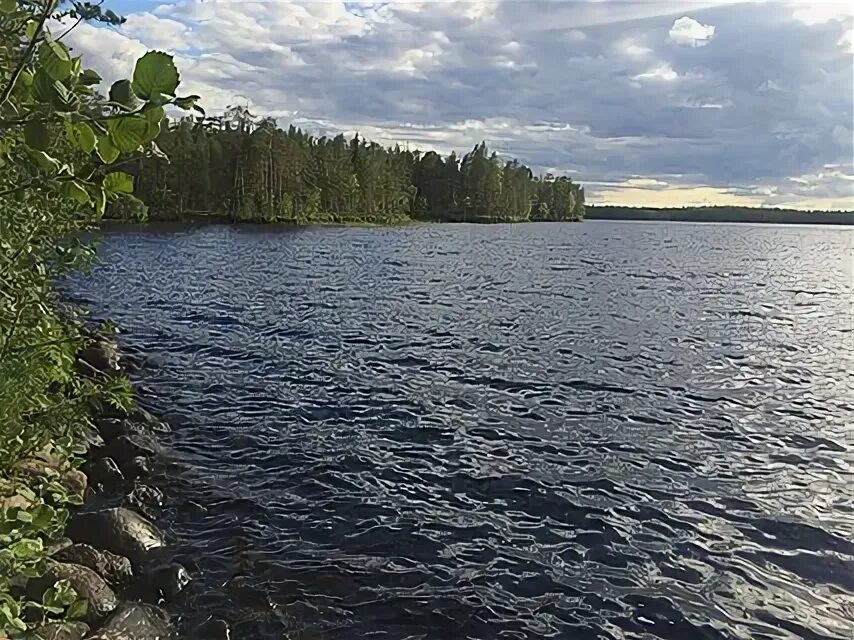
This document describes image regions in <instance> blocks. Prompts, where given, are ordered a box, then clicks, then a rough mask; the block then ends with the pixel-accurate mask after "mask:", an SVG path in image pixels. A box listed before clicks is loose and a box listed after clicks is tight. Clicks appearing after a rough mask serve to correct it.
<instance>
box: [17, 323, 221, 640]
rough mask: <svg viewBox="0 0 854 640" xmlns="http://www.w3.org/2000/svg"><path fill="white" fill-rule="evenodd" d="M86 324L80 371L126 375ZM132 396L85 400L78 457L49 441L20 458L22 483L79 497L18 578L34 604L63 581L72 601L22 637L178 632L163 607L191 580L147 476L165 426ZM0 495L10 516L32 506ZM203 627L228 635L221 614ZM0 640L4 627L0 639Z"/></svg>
mask: <svg viewBox="0 0 854 640" xmlns="http://www.w3.org/2000/svg"><path fill="white" fill-rule="evenodd" d="M84 331H85V332H86V333H87V334H88V338H87V340H86V343H85V346H84V348H83V349H81V351H80V352H79V353H78V355H77V361H76V365H75V366H76V368H77V369H78V371H79V372H80V375H83V376H85V377H89V378H91V379H93V380H98V381H101V382H109V381H110V380H115V379H127V371H128V365H129V364H132V360H133V356H131V355H129V354H125V353H123V352H122V351H121V350H120V348H119V345H118V343H117V341H116V339H115V336H112V335H104V334H103V333H100V332H91V331H87V330H84ZM131 393H132V397H133V401H134V403H133V404H134V406H133V408H132V409H130V410H122V409H118V408H115V407H110V406H105V405H103V404H100V403H96V402H93V403H91V404H90V412H89V415H88V418H89V421H90V422H91V423H92V424H93V425H94V428H88V427H85V428H83V429H81V433H80V434H78V435H79V438H78V440H79V442H76V443H75V445H79V446H80V448H79V449H78V451H76V452H75V453H76V455H74V454H71V453H68V452H65V451H64V450H63V446H62V445H61V444H60V443H55V442H51V443H49V444H48V446H47V447H46V448H45V449H44V451H36V452H33V453H32V454H31V455H29V456H27V457H26V458H24V459H23V460H21V461H19V462H17V463H16V469H15V470H16V471H18V472H19V475H20V473H21V471H22V470H23V471H24V472H25V473H26V475H23V476H22V478H23V479H22V480H21V479H19V482H21V483H22V484H23V485H24V486H26V484H30V485H31V486H32V487H36V488H37V487H39V486H40V485H41V484H42V483H43V482H44V481H45V480H54V481H55V482H59V483H60V484H62V485H65V486H67V487H68V488H69V491H70V490H71V489H72V488H73V489H74V492H75V494H77V495H78V496H79V497H80V498H81V499H80V500H78V501H76V502H75V503H73V504H74V505H75V506H70V507H68V508H67V509H68V519H67V520H66V522H65V524H64V527H63V528H62V530H61V531H58V532H54V535H52V536H47V537H46V539H44V541H43V554H44V558H43V559H42V561H41V562H40V563H39V565H38V570H37V571H34V572H32V575H30V574H26V575H19V576H18V577H17V578H16V579H15V584H16V585H17V589H18V591H19V592H20V593H21V595H24V596H25V597H27V598H29V599H31V600H35V601H36V602H47V601H48V600H50V601H51V602H53V599H55V598H56V596H55V592H59V593H60V594H61V593H63V591H62V589H64V587H62V586H61V585H63V584H66V585H69V586H70V587H71V588H72V589H73V592H71V595H70V596H68V598H67V600H68V601H67V602H66V601H63V604H64V605H65V606H69V605H71V606H70V608H68V609H64V608H57V609H56V611H55V612H54V613H55V615H60V617H59V618H49V619H45V620H43V621H42V623H41V625H40V626H39V627H38V628H37V629H36V630H35V632H34V635H32V636H26V637H28V638H29V637H32V638H36V639H37V640H137V639H138V640H166V638H171V637H174V632H175V629H174V628H173V627H172V625H171V623H170V620H169V616H168V614H167V613H166V611H165V610H164V609H163V608H162V607H163V606H164V605H167V604H169V603H171V602H172V601H174V600H175V599H176V597H177V596H178V595H179V594H180V592H181V591H183V589H184V588H185V587H186V586H187V585H188V584H189V583H190V582H191V581H192V577H191V576H190V575H189V573H188V572H187V569H186V568H185V567H184V566H183V565H181V564H180V563H178V562H176V561H175V560H174V558H170V554H169V551H168V548H169V544H168V541H167V537H166V535H164V533H163V531H161V529H160V528H159V527H158V526H157V525H156V524H155V523H154V520H155V519H156V518H157V517H158V516H159V515H160V513H161V510H162V508H163V507H164V494H163V491H162V489H161V488H159V487H158V486H156V484H155V483H153V482H149V481H148V480H147V479H148V478H149V476H150V475H151V473H152V467H153V466H154V464H155V463H156V461H157V460H158V459H159V458H160V456H161V454H162V447H161V445H160V442H159V441H160V439H161V438H162V436H163V435H164V434H166V433H168V432H170V431H171V427H170V426H169V425H168V424H167V423H166V422H164V421H163V420H161V419H160V418H158V417H156V416H154V415H152V414H151V413H149V412H148V411H147V410H146V409H145V408H143V406H142V404H141V403H140V402H139V400H138V397H137V393H136V391H135V390H133V389H131ZM83 449H85V452H82V450H83ZM0 500H5V501H6V502H3V503H2V507H3V511H5V512H7V513H8V512H9V510H12V511H13V513H15V512H21V511H23V510H24V509H26V508H28V507H29V506H30V505H26V504H24V503H15V502H11V503H10V502H8V500H9V499H8V498H3V499H0ZM46 502H47V501H46ZM56 508H60V507H59V506H57V507H56ZM58 587H59V590H58ZM75 592H76V595H75ZM81 600H82V601H85V603H86V604H85V606H84V605H80V604H79V603H80V601H81ZM203 626H205V628H206V629H207V631H206V632H207V633H208V634H209V635H210V637H212V638H220V639H221V640H226V639H228V638H229V637H230V632H229V629H228V626H227V624H226V623H225V622H224V621H222V620H218V619H214V618H211V619H209V620H208V621H207V622H206V623H204V625H203ZM12 637H17V636H14V635H13V636H12ZM6 638H7V636H6V635H4V634H3V633H0V639H3V640H6Z"/></svg>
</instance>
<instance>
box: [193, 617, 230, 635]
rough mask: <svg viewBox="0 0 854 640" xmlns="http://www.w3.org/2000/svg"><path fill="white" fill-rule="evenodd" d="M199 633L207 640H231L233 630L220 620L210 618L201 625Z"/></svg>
mask: <svg viewBox="0 0 854 640" xmlns="http://www.w3.org/2000/svg"><path fill="white" fill-rule="evenodd" d="M197 633H198V634H199V636H200V637H202V638H205V639H206V640H231V629H229V628H228V623H227V622H226V621H225V620H220V619H219V618H208V619H207V620H205V621H204V622H203V623H202V624H200V625H199V628H198V630H197Z"/></svg>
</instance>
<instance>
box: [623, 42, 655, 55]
mask: <svg viewBox="0 0 854 640" xmlns="http://www.w3.org/2000/svg"><path fill="white" fill-rule="evenodd" d="M617 51H620V52H621V53H624V54H625V55H627V56H631V57H633V58H642V57H644V56H648V55H649V54H651V53H652V49H650V48H649V47H645V46H643V45H640V44H638V43H637V42H634V41H633V40H621V41H620V42H618V43H617Z"/></svg>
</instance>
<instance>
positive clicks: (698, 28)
mask: <svg viewBox="0 0 854 640" xmlns="http://www.w3.org/2000/svg"><path fill="white" fill-rule="evenodd" d="M714 37H715V27H714V25H711V24H702V23H700V22H697V21H696V20H694V18H689V17H687V16H683V17H681V18H677V19H676V20H674V21H673V26H672V27H670V41H671V42H674V43H676V44H680V45H687V46H690V47H703V46H705V45H707V44H709V42H710V41H711V40H712V38H714Z"/></svg>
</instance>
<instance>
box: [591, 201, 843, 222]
mask: <svg viewBox="0 0 854 640" xmlns="http://www.w3.org/2000/svg"><path fill="white" fill-rule="evenodd" d="M584 217H585V219H586V220H664V221H672V222H753V223H756V222H764V223H772V224H832V225H854V211H800V210H797V209H762V208H758V207H757V208H754V207H684V208H678V209H677V208H669V209H655V208H635V207H615V206H601V205H599V206H597V205H589V204H588V205H587V207H586V212H585V216H584Z"/></svg>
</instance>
